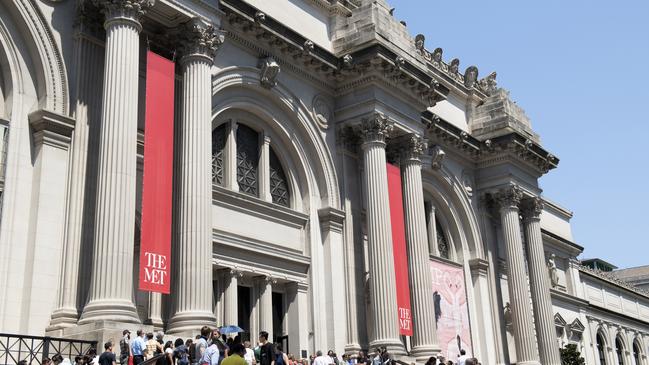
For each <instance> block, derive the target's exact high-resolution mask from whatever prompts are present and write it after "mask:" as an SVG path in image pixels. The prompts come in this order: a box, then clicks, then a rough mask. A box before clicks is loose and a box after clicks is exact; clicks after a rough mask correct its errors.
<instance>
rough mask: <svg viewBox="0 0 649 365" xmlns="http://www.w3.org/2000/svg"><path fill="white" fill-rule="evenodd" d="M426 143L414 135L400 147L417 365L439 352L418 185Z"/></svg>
mask: <svg viewBox="0 0 649 365" xmlns="http://www.w3.org/2000/svg"><path fill="white" fill-rule="evenodd" d="M425 149H426V142H424V141H422V139H421V138H420V137H418V136H416V135H414V134H412V135H410V136H408V137H407V139H406V140H405V141H404V142H403V144H402V146H401V178H402V181H403V208H404V213H405V218H406V239H407V241H408V274H409V275H410V299H411V303H412V320H413V336H412V351H411V354H412V355H413V356H415V358H416V359H417V360H418V361H421V362H425V361H426V360H428V358H429V357H431V356H433V355H435V354H437V353H438V352H439V350H440V347H439V345H438V344H437V329H436V328H435V311H432V310H431V308H434V307H435V303H434V302H433V283H432V277H431V276H430V252H429V250H428V237H427V232H426V211H425V209H424V192H423V187H422V183H421V181H422V180H421V160H420V157H421V154H422V152H423V151H424V150H425Z"/></svg>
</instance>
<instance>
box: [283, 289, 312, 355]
mask: <svg viewBox="0 0 649 365" xmlns="http://www.w3.org/2000/svg"><path fill="white" fill-rule="evenodd" d="M307 291H308V287H307V285H306V284H305V283H296V282H293V283H288V284H287V285H286V299H287V300H286V301H287V304H288V313H287V315H288V321H287V324H288V333H290V334H291V335H292V336H291V337H290V341H289V348H288V349H285V351H287V352H290V353H293V354H297V356H300V355H299V354H301V353H302V350H308V349H309V328H308V323H309V320H308V305H309V297H308V295H307Z"/></svg>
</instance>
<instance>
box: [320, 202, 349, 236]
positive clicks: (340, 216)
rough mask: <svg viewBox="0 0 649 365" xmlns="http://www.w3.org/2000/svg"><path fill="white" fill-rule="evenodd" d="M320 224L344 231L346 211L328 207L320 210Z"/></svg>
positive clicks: (336, 230)
mask: <svg viewBox="0 0 649 365" xmlns="http://www.w3.org/2000/svg"><path fill="white" fill-rule="evenodd" d="M318 218H320V226H321V227H323V228H326V229H329V230H332V231H335V232H338V233H342V230H343V223H344V222H345V212H344V211H342V210H340V209H335V208H332V207H326V208H322V209H319V210H318Z"/></svg>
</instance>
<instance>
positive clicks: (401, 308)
mask: <svg viewBox="0 0 649 365" xmlns="http://www.w3.org/2000/svg"><path fill="white" fill-rule="evenodd" d="M387 170H388V193H389V194H388V195H389V198H390V223H391V226H392V251H393V254H394V273H395V276H396V282H397V311H398V313H397V314H398V316H399V333H400V334H402V335H404V336H412V312H411V308H410V280H409V278H408V256H407V251H406V231H405V221H404V216H403V193H402V191H401V170H400V169H399V167H397V166H394V165H391V164H387Z"/></svg>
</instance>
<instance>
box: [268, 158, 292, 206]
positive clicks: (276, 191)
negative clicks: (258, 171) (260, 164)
mask: <svg viewBox="0 0 649 365" xmlns="http://www.w3.org/2000/svg"><path fill="white" fill-rule="evenodd" d="M269 155H270V156H269V157H270V158H269V160H270V161H269V168H270V195H271V197H272V199H273V203H276V204H279V205H283V206H285V207H289V206H290V203H291V201H290V193H289V187H288V180H287V179H286V174H285V173H284V168H283V167H282V164H281V162H280V161H279V158H277V155H276V154H275V151H274V150H273V149H272V148H270V151H269Z"/></svg>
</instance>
